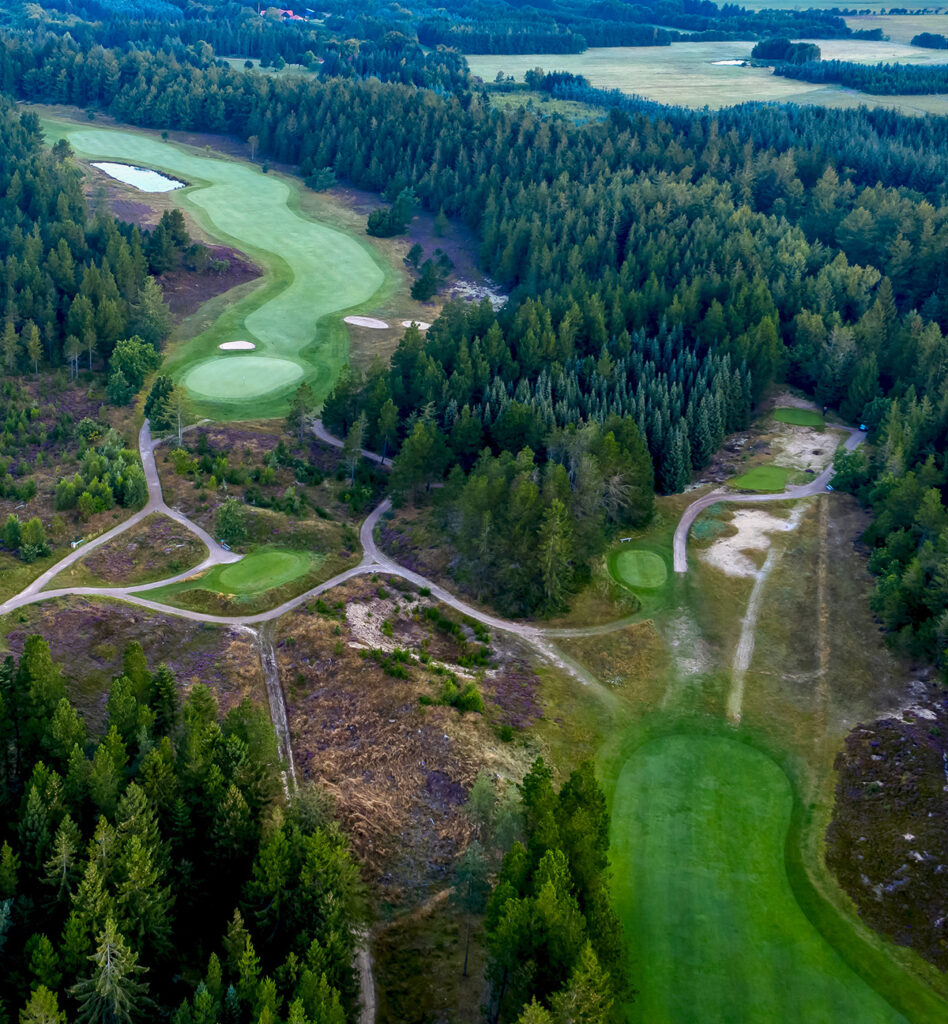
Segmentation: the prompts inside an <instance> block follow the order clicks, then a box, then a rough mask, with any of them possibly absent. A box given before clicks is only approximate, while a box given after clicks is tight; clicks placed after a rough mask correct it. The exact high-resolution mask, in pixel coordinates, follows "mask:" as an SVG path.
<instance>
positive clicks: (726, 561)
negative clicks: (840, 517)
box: [700, 509, 798, 577]
mask: <svg viewBox="0 0 948 1024" xmlns="http://www.w3.org/2000/svg"><path fill="white" fill-rule="evenodd" d="M797 521H798V520H795V519H794V518H793V517H791V518H790V519H780V518H779V517H777V516H775V515H771V513H769V512H765V511H763V510H762V509H738V510H737V511H736V512H735V513H734V515H733V516H732V517H731V522H730V525H731V526H733V527H734V528H735V529H736V530H737V532H736V533H734V534H732V535H731V536H729V537H719V538H718V539H717V540H716V541H715V542H714V543H713V544H712V545H711V546H710V547H709V548H708V549H707V550H706V551H704V552H702V553H701V556H700V557H701V558H702V559H704V561H705V562H706V563H707V564H708V565H710V566H711V567H712V568H714V569H718V570H720V571H721V572H723V573H724V574H725V575H727V576H746V577H750V576H756V575H757V573H758V566H757V565H756V563H755V562H754V560H753V559H752V558H750V557H749V555H748V554H747V552H749V551H761V552H763V551H768V550H769V549H770V545H771V536H770V535H771V534H773V533H789V532H790V531H791V530H794V529H796V526H797Z"/></svg>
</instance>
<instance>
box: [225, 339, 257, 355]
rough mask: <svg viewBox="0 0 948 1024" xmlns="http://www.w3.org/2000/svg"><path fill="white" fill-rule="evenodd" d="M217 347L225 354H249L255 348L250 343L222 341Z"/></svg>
mask: <svg viewBox="0 0 948 1024" xmlns="http://www.w3.org/2000/svg"><path fill="white" fill-rule="evenodd" d="M217 347H218V348H222V349H223V350H224V351H225V352H250V351H251V350H252V349H255V348H256V347H257V346H256V345H255V344H254V343H253V342H252V341H222V342H221V343H220V345H218V346H217Z"/></svg>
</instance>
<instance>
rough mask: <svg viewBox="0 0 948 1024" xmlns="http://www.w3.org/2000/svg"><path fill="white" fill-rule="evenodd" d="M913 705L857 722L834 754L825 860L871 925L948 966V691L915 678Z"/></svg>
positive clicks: (929, 681)
mask: <svg viewBox="0 0 948 1024" xmlns="http://www.w3.org/2000/svg"><path fill="white" fill-rule="evenodd" d="M912 691H913V696H914V698H915V701H916V703H915V705H914V710H913V711H912V712H908V713H903V715H902V718H903V719H904V720H900V719H899V718H888V719H883V720H881V721H877V722H875V723H873V724H871V725H860V726H857V727H856V728H855V729H854V730H853V731H852V732H851V733H850V735H849V737H848V738H847V740H846V746H845V749H844V750H842V751H841V752H840V754H839V756H838V757H837V759H836V769H837V772H838V776H837V779H838V782H837V787H836V805H835V810H834V817H833V821H832V824H831V825H830V827H829V829H828V830H827V834H826V862H827V864H828V865H829V867H830V869H831V870H832V871H833V872H834V873H835V874H836V877H837V878H838V879H839V881H840V883H841V885H842V886H843V888H844V889H845V890H846V892H847V893H849V895H850V897H851V898H852V900H853V902H854V903H855V904H856V906H857V907H858V908H859V913H860V915H861V916H862V917H863V918H865V919H866V921H868V923H869V924H871V925H872V927H873V928H875V929H876V930H877V931H880V932H882V933H883V934H885V935H888V936H890V937H891V938H892V939H893V940H894V941H895V942H898V943H899V944H901V945H905V946H911V947H913V948H914V949H915V950H917V951H918V952H919V953H920V954H921V955H922V956H923V957H925V958H926V959H927V960H930V961H931V962H932V963H933V964H935V965H936V966H937V967H938V968H939V969H940V970H942V971H944V970H946V969H948V916H946V907H948V813H946V812H948V796H946V791H948V784H946V782H948V771H946V761H945V756H946V751H948V745H946V742H945V734H946V730H948V700H946V698H945V696H944V690H943V688H942V687H941V686H940V685H939V684H938V683H937V681H932V680H928V679H925V678H918V679H916V681H915V682H914V683H913V684H912Z"/></svg>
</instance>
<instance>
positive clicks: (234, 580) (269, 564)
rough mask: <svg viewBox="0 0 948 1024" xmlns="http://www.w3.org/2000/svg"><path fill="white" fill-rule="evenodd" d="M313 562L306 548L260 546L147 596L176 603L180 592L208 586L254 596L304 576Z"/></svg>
mask: <svg viewBox="0 0 948 1024" xmlns="http://www.w3.org/2000/svg"><path fill="white" fill-rule="evenodd" d="M313 565H314V558H313V556H312V555H310V554H309V552H306V551H289V550H286V549H284V548H260V549H259V550H257V551H254V552H251V554H249V555H247V556H246V557H245V558H242V559H241V560H240V561H239V562H232V563H230V564H229V565H217V566H215V567H214V568H213V569H211V570H209V571H208V572H206V573H204V575H202V576H199V577H196V578H195V579H189V580H182V581H181V582H180V583H172V584H170V585H169V586H167V587H159V588H157V589H156V590H152V591H149V593H148V596H149V597H151V598H153V599H154V600H156V601H166V602H168V603H169V604H174V603H175V600H174V599H175V598H176V597H177V596H179V595H180V594H184V593H187V592H188V591H192V590H206V591H209V592H211V593H215V594H222V595H225V596H228V597H251V596H254V595H256V594H263V593H265V592H266V591H268V590H274V589H275V588H276V587H282V586H283V585H284V584H285V583H290V582H292V581H293V580H295V579H299V578H300V577H301V576H305V575H306V573H307V572H309V570H310V569H311V568H312V567H313Z"/></svg>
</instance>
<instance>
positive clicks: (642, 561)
mask: <svg viewBox="0 0 948 1024" xmlns="http://www.w3.org/2000/svg"><path fill="white" fill-rule="evenodd" d="M612 571H613V575H614V576H615V577H616V579H617V580H618V581H619V582H620V583H624V584H625V585H626V586H628V587H639V588H641V589H643V590H654V589H655V588H656V587H660V586H661V585H662V584H663V583H664V582H665V580H667V579H668V567H667V566H666V565H665V559H664V558H662V556H661V555H657V554H655V552H654V551H642V550H635V549H632V550H630V551H620V552H619V554H618V556H617V557H616V558H615V560H614V561H613V563H612Z"/></svg>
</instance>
